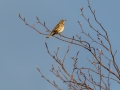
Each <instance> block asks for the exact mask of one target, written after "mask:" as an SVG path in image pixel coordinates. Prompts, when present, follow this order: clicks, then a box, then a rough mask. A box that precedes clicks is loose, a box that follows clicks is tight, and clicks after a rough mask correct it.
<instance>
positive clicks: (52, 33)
mask: <svg viewBox="0 0 120 90" xmlns="http://www.w3.org/2000/svg"><path fill="white" fill-rule="evenodd" d="M54 34H55V33H54V32H51V33H50V34H49V35H48V36H47V37H46V38H49V37H50V36H53V35H54Z"/></svg>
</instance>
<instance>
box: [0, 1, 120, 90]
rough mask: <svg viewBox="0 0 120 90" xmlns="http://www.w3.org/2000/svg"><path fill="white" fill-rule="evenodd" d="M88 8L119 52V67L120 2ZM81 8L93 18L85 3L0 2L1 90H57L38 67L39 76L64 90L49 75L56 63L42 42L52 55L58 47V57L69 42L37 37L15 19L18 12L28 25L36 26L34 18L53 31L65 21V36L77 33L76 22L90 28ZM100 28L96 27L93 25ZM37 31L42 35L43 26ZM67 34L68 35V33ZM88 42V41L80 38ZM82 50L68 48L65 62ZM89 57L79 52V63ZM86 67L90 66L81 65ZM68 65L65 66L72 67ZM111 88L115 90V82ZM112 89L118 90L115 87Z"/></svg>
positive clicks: (78, 29)
mask: <svg viewBox="0 0 120 90" xmlns="http://www.w3.org/2000/svg"><path fill="white" fill-rule="evenodd" d="M90 3H91V7H92V8H93V9H95V10H96V15H97V17H98V20H99V21H100V22H101V23H102V24H103V26H104V27H105V29H106V30H107V32H108V34H109V37H110V40H111V43H112V47H113V50H114V51H115V50H118V53H117V54H116V60H117V63H118V64H120V61H119V58H120V56H119V54H120V48H119V46H120V41H119V40H118V39H119V38H120V31H119V30H120V25H119V23H120V5H119V4H120V0H109V1H108V0H91V1H90ZM80 7H84V12H85V15H86V16H87V17H90V18H91V20H92V18H93V17H92V15H91V13H90V11H89V9H88V7H87V0H0V90H56V89H55V88H54V87H53V86H51V85H50V84H49V83H48V82H47V81H45V80H44V79H43V78H42V77H41V76H40V74H39V72H38V71H37V70H36V66H38V67H39V68H40V69H41V71H42V73H43V74H44V75H45V76H46V77H47V78H49V79H50V80H55V81H56V82H57V83H58V85H59V87H61V88H62V89H64V90H67V86H66V85H64V84H63V83H62V82H61V81H60V80H59V79H57V78H56V77H55V76H54V75H53V74H51V73H50V71H49V70H50V69H51V64H52V63H55V65H56V66H57V64H56V62H55V61H54V60H53V59H52V57H50V56H49V55H48V54H47V52H46V48H45V44H44V43H45V42H47V43H48V46H49V49H50V51H51V53H53V54H54V51H55V50H56V49H57V47H58V46H60V53H59V56H60V58H61V59H63V55H64V54H65V51H66V50H67V47H68V45H69V44H68V43H63V42H62V41H59V40H57V39H55V38H53V37H51V38H50V39H48V40H46V37H45V36H43V35H39V34H38V33H37V32H35V31H34V30H33V29H31V28H30V27H28V26H26V25H25V24H24V22H23V21H22V20H21V19H20V18H19V17H18V13H20V14H21V16H22V17H25V18H26V20H27V22H29V23H30V24H31V25H32V24H35V23H36V21H37V20H36V16H37V17H39V19H40V21H41V22H44V21H45V22H46V26H47V27H48V28H49V29H50V30H52V29H53V28H54V26H55V25H56V23H58V22H59V20H60V19H65V20H67V22H66V23H65V30H64V32H63V33H62V34H63V35H66V36H68V37H71V36H73V35H76V34H79V35H80V36H81V35H82V34H81V33H80V27H79V25H78V23H77V20H80V21H81V22H82V23H83V26H84V27H85V29H86V31H87V30H88V32H89V27H88V25H87V24H84V23H85V20H84V19H83V18H82V17H81V16H80ZM93 24H94V23H93ZM95 27H96V28H98V29H99V27H98V26H95ZM37 28H38V29H39V30H40V31H43V32H45V29H44V28H43V27H42V26H40V25H39V26H37ZM68 32H69V33H68ZM83 39H84V40H87V38H85V37H84V38H83ZM78 50H80V51H83V50H82V49H81V48H78V47H75V46H74V45H73V46H72V47H71V51H70V53H69V55H68V57H67V60H71V59H70V58H71V57H72V56H75V55H76V52H77V51H78ZM89 57H91V55H90V54H84V52H81V56H79V59H80V60H81V63H82V62H84V60H86V58H89ZM83 65H84V66H85V65H86V66H89V65H90V63H83ZM71 66H72V63H71V62H70V63H68V64H67V67H68V68H69V67H71ZM112 85H113V86H114V87H111V90H113V88H115V87H118V86H117V85H116V84H115V85H114V83H113V84H112ZM115 90H119V88H116V89H115Z"/></svg>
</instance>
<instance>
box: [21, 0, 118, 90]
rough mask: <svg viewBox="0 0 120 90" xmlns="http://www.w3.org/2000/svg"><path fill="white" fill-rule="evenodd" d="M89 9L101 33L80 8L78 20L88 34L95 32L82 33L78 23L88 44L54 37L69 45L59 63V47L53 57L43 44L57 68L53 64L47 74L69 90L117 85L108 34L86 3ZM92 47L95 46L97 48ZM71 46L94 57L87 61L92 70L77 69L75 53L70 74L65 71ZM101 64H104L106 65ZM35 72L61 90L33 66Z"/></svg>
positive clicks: (116, 72) (101, 89)
mask: <svg viewBox="0 0 120 90" xmlns="http://www.w3.org/2000/svg"><path fill="white" fill-rule="evenodd" d="M88 8H89V10H90V12H91V14H92V15H93V17H94V21H95V22H96V24H98V25H99V26H100V28H101V29H100V30H97V29H96V28H95V27H94V26H93V25H92V24H91V21H90V19H89V18H87V17H86V16H85V15H84V12H83V10H84V8H83V7H81V8H80V11H81V16H82V17H83V18H84V20H85V21H86V22H87V23H88V26H89V28H90V30H92V31H94V33H95V34H96V37H93V36H92V35H91V34H90V33H87V32H86V31H85V30H84V29H83V26H82V23H81V22H80V21H78V25H79V26H80V30H81V33H82V34H83V35H85V36H86V37H87V38H89V39H90V40H91V42H88V41H86V40H83V39H81V37H80V36H79V35H77V34H76V36H73V37H72V38H70V37H67V36H64V35H61V37H59V36H56V35H54V36H53V37H54V38H57V39H58V40H61V41H63V42H64V43H69V44H70V45H69V46H68V49H67V51H66V53H65V55H64V59H63V60H61V59H60V58H59V57H58V52H59V50H60V47H58V48H57V50H56V52H55V54H54V55H52V54H51V52H50V50H49V47H48V45H47V43H45V46H46V49H47V52H48V54H49V55H50V56H51V57H52V58H53V59H54V60H55V61H56V62H57V63H58V68H55V67H54V64H53V65H52V68H51V70H50V71H51V72H52V73H53V74H54V75H55V76H56V77H57V78H59V79H60V80H61V81H63V83H65V84H67V85H68V90H98V89H99V90H110V86H111V84H112V82H113V81H114V83H116V84H120V70H119V67H118V64H117V63H116V60H115V54H116V52H117V51H115V52H113V49H112V45H111V42H110V39H109V36H108V33H107V31H106V30H105V28H104V27H103V25H102V24H101V23H100V22H99V21H98V19H97V17H96V13H95V10H93V9H92V8H91V5H90V2H89V0H88ZM19 17H20V18H21V20H23V21H24V22H25V24H26V25H27V26H29V27H30V28H32V29H34V30H35V31H36V32H38V33H39V34H40V35H44V36H46V35H47V34H46V33H45V32H41V31H39V30H38V29H36V27H35V26H34V25H33V26H32V25H30V24H29V23H28V22H27V21H26V20H25V18H22V17H21V15H20V14H19ZM36 19H37V23H38V24H40V25H41V26H43V27H44V28H45V29H46V30H47V31H46V32H50V30H49V29H48V28H47V26H46V25H45V22H44V23H42V22H41V21H40V20H39V18H38V17H36ZM93 44H95V45H96V47H95V46H94V45H93ZM71 45H76V46H79V47H82V48H83V49H85V50H87V51H88V52H89V53H90V54H91V55H92V56H93V60H90V59H87V60H88V62H89V63H90V64H91V65H92V66H94V69H93V68H91V67H89V68H87V67H80V66H78V60H79V59H78V55H79V51H78V52H76V56H75V57H72V58H71V60H73V61H74V63H73V69H72V71H71V73H69V72H68V70H67V69H66V68H65V64H64V62H65V60H66V56H67V54H68V52H69V51H70V47H71ZM97 46H101V47H102V49H100V48H98V47H97ZM104 52H107V53H104ZM107 54H109V56H107ZM102 58H104V61H103V60H102ZM103 62H107V64H106V63H103ZM36 68H37V70H38V71H39V72H40V74H41V76H42V77H43V78H44V79H45V80H46V81H48V82H49V83H50V84H51V85H53V86H54V87H55V88H56V89H57V90H61V88H60V87H59V86H58V85H57V84H56V82H55V81H53V82H51V81H50V80H49V79H48V78H46V77H45V76H44V75H43V74H42V72H41V71H40V69H39V68H38V66H36ZM111 68H112V69H111ZM104 72H107V74H104ZM75 76H76V77H75ZM94 76H97V77H98V80H96V79H95V78H94ZM111 81H112V82H111Z"/></svg>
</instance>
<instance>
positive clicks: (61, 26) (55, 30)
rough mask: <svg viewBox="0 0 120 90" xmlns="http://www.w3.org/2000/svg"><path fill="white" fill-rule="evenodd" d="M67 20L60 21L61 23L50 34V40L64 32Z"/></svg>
mask: <svg viewBox="0 0 120 90" xmlns="http://www.w3.org/2000/svg"><path fill="white" fill-rule="evenodd" d="M65 21H66V20H63V19H62V20H60V21H59V23H58V24H57V25H56V26H55V27H54V29H53V30H52V31H51V33H50V34H48V36H47V37H46V38H49V37H50V36H53V35H55V34H60V33H61V32H63V30H64V23H65Z"/></svg>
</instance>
